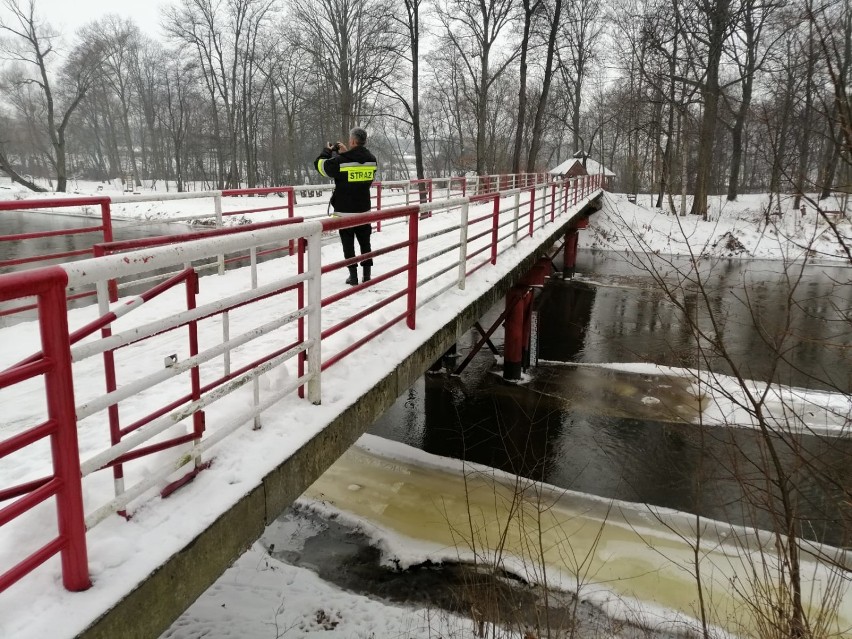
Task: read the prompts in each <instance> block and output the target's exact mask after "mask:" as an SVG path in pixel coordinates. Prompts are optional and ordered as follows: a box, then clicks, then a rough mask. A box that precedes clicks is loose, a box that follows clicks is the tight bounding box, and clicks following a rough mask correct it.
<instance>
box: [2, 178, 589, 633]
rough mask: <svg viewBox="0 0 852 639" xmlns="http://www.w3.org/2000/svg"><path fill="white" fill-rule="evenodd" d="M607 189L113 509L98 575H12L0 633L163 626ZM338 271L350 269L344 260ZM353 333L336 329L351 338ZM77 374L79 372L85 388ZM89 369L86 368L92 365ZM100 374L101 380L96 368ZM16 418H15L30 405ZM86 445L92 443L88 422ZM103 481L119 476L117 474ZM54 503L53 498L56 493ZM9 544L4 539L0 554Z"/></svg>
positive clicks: (100, 543)
mask: <svg viewBox="0 0 852 639" xmlns="http://www.w3.org/2000/svg"><path fill="white" fill-rule="evenodd" d="M599 194H600V193H599V192H593V193H592V195H591V196H589V197H586V198H584V199H583V200H581V201H580V202H579V203H578V204H577V205H575V206H573V207H570V209H569V210H568V212H567V213H566V214H563V215H562V216H558V217H557V219H556V222H555V223H551V224H548V225H546V226H544V227H543V228H540V229H537V230H536V231H535V234H534V235H533V237H532V238H529V239H527V240H525V241H524V242H522V243H521V244H519V245H518V247H516V248H515V249H512V250H510V251H508V252H506V253H504V254H502V255H501V256H500V259H499V260H498V262H497V264H496V266H490V267H488V268H485V269H481V270H479V271H477V273H476V274H474V275H473V276H471V278H470V279H468V281H467V287H466V289H465V290H464V291H459V290H454V291H450V292H448V293H446V294H444V295H442V296H441V297H440V298H438V299H437V300H435V301H433V302H431V303H430V304H429V305H427V306H425V307H423V308H421V309H420V310H419V311H418V316H417V329H416V330H414V331H411V330H408V329H407V328H406V327H405V326H404V325H398V326H396V327H394V328H392V329H390V330H389V331H387V332H386V333H384V334H382V335H380V336H379V337H377V338H376V339H374V340H373V341H372V342H370V343H369V344H367V345H366V346H365V347H363V348H361V349H360V350H358V351H356V352H355V353H354V354H352V355H350V356H348V357H347V358H346V359H344V360H342V361H341V362H340V363H338V364H337V365H335V366H333V367H331V368H330V369H329V370H328V371H326V372H325V373H324V374H323V378H322V383H323V403H322V404H321V405H319V406H314V405H311V404H310V403H309V402H307V401H305V400H299V399H298V398H296V397H290V398H285V399H284V400H282V401H281V402H279V403H278V404H276V405H274V406H273V407H272V408H270V409H269V410H267V411H266V412H265V413H264V414H263V428H262V429H261V430H249V429H248V428H246V429H244V430H243V431H241V432H240V433H238V434H237V435H236V436H235V437H231V438H230V439H228V440H226V441H225V442H224V443H223V444H220V445H219V446H218V447H217V448H216V450H215V458H214V461H213V464H212V467H211V469H210V470H209V471H207V472H204V473H202V474H201V475H199V477H198V478H197V479H196V480H195V481H194V482H193V483H191V484H189V485H187V486H185V487H184V488H182V489H181V490H180V491H178V492H177V493H175V494H174V495H172V496H171V497H169V498H168V499H164V500H160V499H156V500H153V501H149V502H146V503H144V504H143V505H142V506H141V507H139V508H138V509H137V510H135V511H134V512H133V513H132V515H133V516H132V518H131V520H130V521H125V520H123V519H121V518H119V517H111V518H109V519H108V520H106V521H104V522H103V523H102V524H100V525H99V526H97V527H95V528H93V529H92V530H90V531H89V533H88V535H87V540H88V547H89V559H90V567H91V573H92V580H93V586H92V588H90V589H89V590H87V591H84V592H79V593H71V592H67V591H64V590H62V589H61V586H60V585H59V583H58V581H57V580H58V577H57V575H58V572H59V568H58V561H57V560H56V559H54V560H51V561H49V562H48V564H47V566H46V568H45V567H43V568H42V569H40V570H39V571H37V572H36V573H33V574H31V575H29V576H28V577H26V578H25V579H24V581H22V582H19V583H18V584H16V585H15V586H13V587H12V588H10V589H9V590H8V591H7V592H5V593H4V594H3V595H2V598H0V635H3V636H10V637H11V636H14V637H16V638H24V637H44V636H51V637H57V638H59V637H71V636H84V637H103V638H110V639H114V638H115V637H122V638H130V637H156V636H158V635H159V633H161V632H162V631H163V630H164V629H165V628H166V627H167V626H168V624H169V623H170V622H171V620H173V619H175V618H176V617H177V616H178V615H179V614H180V613H181V612H182V611H183V610H184V609H185V608H186V607H187V606H188V605H189V604H190V603H191V602H192V601H194V600H195V599H196V598H197V597H198V596H199V595H200V594H201V593H202V592H203V591H204V590H205V589H206V588H207V587H208V586H209V585H210V584H211V583H212V582H213V581H214V580H215V579H216V578H217V577H218V576H219V575H220V574H221V573H222V572H223V571H224V570H225V569H226V568H227V566H228V565H230V563H232V562H233V561H234V560H235V559H236V558H237V557H238V556H239V555H240V554H241V553H242V552H243V551H244V550H245V549H246V548H247V547H248V546H249V545H250V544H251V543H252V542H253V541H255V540H256V539H257V538H258V537H259V536H260V535H261V533H262V531H263V529H264V527H265V526H266V525H267V524H269V523H270V522H271V521H273V520H274V519H275V518H276V517H277V516H278V515H279V514H280V513H281V512H282V511H283V510H284V509H285V508H286V507H287V506H288V505H290V504H291V503H292V502H293V501H294V500H295V499H296V498H297V497H298V496H299V495H300V494H301V493H302V492H304V490H305V489H306V488H307V487H308V486H309V485H310V484H311V483H312V482H313V481H314V480H315V479H316V478H317V477H318V476H319V475H320V474H322V472H323V471H324V470H325V469H326V468H328V467H329V466H330V465H331V464H332V463H333V462H334V461H335V460H336V459H337V458H338V457H339V456H340V455H341V454H342V453H343V452H344V451H345V450H346V449H347V448H348V447H349V446H351V444H352V443H353V442H354V441H355V440H356V439H357V438H358V436H360V435H361V434H362V433H363V432H364V431H365V430H366V429H367V428H368V427H369V426H370V424H372V422H373V421H374V420H375V419H376V418H377V417H378V416H379V415H381V414H382V412H384V411H385V410H386V409H387V408H388V407H389V406H390V405H391V404H392V403H393V402H394V401H395V399H396V398H397V397H398V396H399V395H400V394H401V393H402V392H404V391H405V390H406V389H408V388H409V387H410V386H411V385H412V384H413V383H414V381H415V380H416V379H417V378H418V377H419V376H420V375H422V374H423V372H424V371H425V370H426V369H427V368H428V367H429V366H430V365H431V364H432V363H433V362H434V361H435V360H436V359H437V358H438V357H440V355H441V354H442V353H443V352H445V351H446V349H447V348H448V347H449V346H451V345H452V344H453V343H455V341H456V339H457V336H459V335H461V334H462V333H463V332H465V331H466V330H468V329H469V328H470V327H471V326H472V324H473V323H474V322H475V321H476V320H478V319H479V318H480V317H481V316H482V315H483V314H484V313H485V312H486V311H487V310H488V309H489V308H490V307H492V306H493V305H494V304H495V303H497V302H499V301H500V300H501V299H502V297H503V296H504V294H505V292H506V291H507V290H508V289H509V287H510V286H512V284H514V283H515V282H516V281H518V280H519V279H520V277H521V276H523V275H524V274H525V273H526V272H527V271H528V270H529V269H530V267H531V266H532V265H533V264H534V263H535V261H536V260H537V259H538V258H539V257H540V256H541V255H543V254H544V253H545V252H546V250H547V249H549V248H551V247H552V245H553V244H554V243H555V242H557V241H558V240H560V239H561V238H562V237H563V236H564V234H565V231H566V229H567V228H568V226H570V224H571V223H572V221H573V220H574V219H575V218H576V217H577V216H578V215H580V214H581V213H582V212H584V211H585V209H587V207H589V206H590V203H591V202H592V200H594V199H595V198H597V197H598V196H599ZM432 220H434V222H432ZM430 223H433V224H436V225H437V224H441V223H445V222H441V221H440V219H439V216H435V217H434V218H430V220H427V221H426V224H430ZM421 232H423V229H421ZM405 233H406V231H405V228H404V225H402V226H401V227H398V228H397V227H386V229H385V230H384V231H383V233H382V235H381V236H376V237H377V238H378V239H377V241H376V242H375V244H381V245H387V244H390V243H392V242H394V241H398V240H399V238H402V237H405ZM339 250H340V249H339V248H338V247H337V246H336V245H335V246H328V247H325V248H324V249H323V262H324V263H325V262H326V261H329V262H330V261H333V260H334V259H339V257H338V253H339ZM326 252H328V253H329V257H328V259H326V257H325V256H326ZM280 262H281V261H277V260H276V261H272V262H267V263H265V264H262V265H260V269H261V270H260V273H261V274H263V273H264V271H266V272H267V273H268V274H270V275H271V274H274V273H275V272H276V270H278V269H281V268H282V266H281V265H280ZM448 262H451V259H450V257H449V256H448ZM393 266H395V264H394V263H393V262H392V261H391V260H388V261H387V263H386V262H383V261H382V260H381V258H380V259H379V260H377V263H376V267H375V269H376V272H380V271H381V270H382V269H390V268H393ZM280 275H281V274H280V273H278V276H279V277H280ZM332 275H333V276H334V278H336V279H341V280H342V279H343V278H342V276H341V275H340V273H339V272H336V273H333V274H332ZM228 277H229V275H228V274H226V275H225V276H223V277H221V278H219V281H220V282H222V283H220V284H217V285H216V286H226V285H227V279H228ZM213 279H214V278H203V279H202V281H201V293H202V294H203V293H204V291H205V289H206V288H208V286H209V285H210V284H209V283H208V280H210V281H211V282H212V280H213ZM326 279H328V278H324V280H323V285H324V287H325V280H326ZM335 287H337V288H342V287H343V284H342V282H336V280H334V281H329V283H328V287H325V288H326V290H324V293H325V292H327V291H329V290H331V291H333V290H334V288H335ZM384 292H385V291H383V288H382V286H381V285H377V286H375V287H371V288H370V289H367V290H366V291H364V292H363V293H362V295H363V298H362V299H360V300H358V298H355V299H356V300H358V302H359V303H364V305H365V306H367V305H369V304H371V303H373V302H374V301H376V300H378V299H381V298H382V296H383V293H384ZM162 303H163V304H168V303H169V300H168V299H165V300H163V302H162ZM172 303H173V302H172ZM157 309H158V307H157V305H156V304H152V305H151V306H150V308H146V310H145V311H144V313H143V314H142V315H140V316H139V317H138V318H135V320H134V321H136V322H143V321H145V320H146V317H148V318H150V317H156V315H157V313H158V310H157ZM268 312H269V313H270V314H271V315H273V314H274V313H275V308H274V307H270V308H269V309H268ZM146 314H147V315H146ZM95 315H96V312H95V311H94V309H93V308H83V309H76V310H73V311H70V312H69V318H72V317H73V321H74V322H79V323H81V324H82V323H84V322H86V321H89V320H90V319H91V318H93V317H94V316H95ZM35 330H37V329H36V328H34V327H33V326H32V325H31V324H20V325H17V326H13V327H10V328H6V329H2V341H3V344H4V349H6V345H7V344H8V345H10V350H9V351H8V352H7V355H8V356H9V357H10V358H11V360H12V361H17V358H19V356H26V355H28V354H29V353H28V352H27V348H28V347H27V344H31V343H32V337H31V334H32V332H33V331H35ZM28 332H29V334H30V336H29V337H28ZM201 338H202V339H203V338H204V336H203V335H202V336H201ZM345 339H346V338H345V336H343V335H340V336H339V340H340V341H341V342H342V343H343V342H345ZM4 359H6V356H4ZM76 376H77V372H76V371H75V383H77V384H78V387H79V385H80V384H79V380H78V378H77V377H76ZM283 376H284V374H283V373H280V372H279V373H278V375H277V376H274V375H272V374H270V379H269V380H268V382H266V383H267V384H269V385H270V386H274V385H276V384H279V383H282V382H283ZM82 379H83V380H85V379H87V378H86V375H85V373H83V376H82ZM92 379H98V378H97V376H96V374H95V373H92ZM97 383H100V382H97ZM78 390H80V389H79V388H78ZM82 392H84V393H85V389H83V391H82ZM93 392H94V391H93ZM19 399H24V400H25V399H26V398H19ZM141 401H144V400H141ZM241 402H244V403H248V402H250V398H249V396H248V389H247V394H245V395H239V394H237V396H235V397H231V398H229V400H228V401H223V402H222V404H223V405H222V406H219V405H218V404H217V412H216V413H215V414H208V422H209V421H211V420H213V419H216V417H221V416H222V415H226V414H227V413H228V411H236V410H237V409H238V408H239V407H240V403H241ZM26 403H27V402H26V401H21V404H26ZM4 410H5V406H4ZM7 412H8V411H7ZM7 417H9V419H10V420H11V421H12V422H14V421H15V420H16V419H19V418H21V415H11V416H10V415H8V414H7ZM80 446H81V449H82V448H85V447H86V446H87V441H86V436H85V434H84V433H82V432H81V440H80ZM102 481H103V482H104V483H105V484H110V480H109V479H108V478H107V477H104V479H103V480H102ZM110 487H111V486H110ZM97 488H98V487H95V489H97ZM47 506H49V507H51V508H52V504H47ZM9 550H10V548H9V547H0V556H2V555H5V554H6V552H4V551H9ZM0 558H3V559H5V558H6V557H0ZM36 611H38V612H36Z"/></svg>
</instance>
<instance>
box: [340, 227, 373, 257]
mask: <svg viewBox="0 0 852 639" xmlns="http://www.w3.org/2000/svg"><path fill="white" fill-rule="evenodd" d="M372 232H373V227H372V226H371V225H369V224H359V225H358V226H353V227H350V228H348V229H340V243H341V244H343V257H345V258H347V259H348V258H350V257H355V238H358V247H359V248H360V249H361V255H363V254H364V253H369V252H370V251H371V250H372V249H371V248H370V233H372ZM372 265H373V260H372V259H370V258H368V259H366V260H364V261H363V262H361V266H372Z"/></svg>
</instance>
